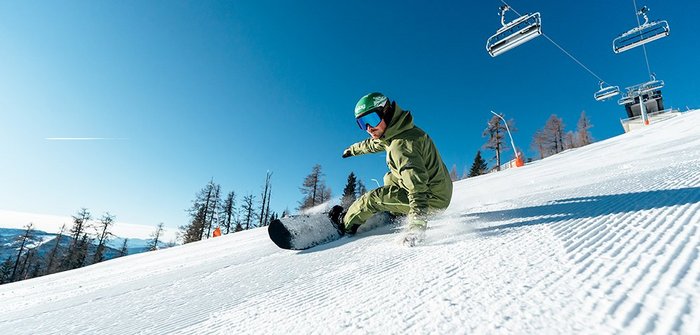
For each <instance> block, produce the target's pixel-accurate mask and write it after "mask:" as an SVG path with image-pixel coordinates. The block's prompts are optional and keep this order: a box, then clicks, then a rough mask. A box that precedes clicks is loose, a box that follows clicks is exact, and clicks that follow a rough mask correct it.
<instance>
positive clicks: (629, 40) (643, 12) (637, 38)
mask: <svg viewBox="0 0 700 335" xmlns="http://www.w3.org/2000/svg"><path fill="white" fill-rule="evenodd" d="M648 12H649V8H647V7H646V6H644V7H642V8H641V9H639V11H637V15H639V16H643V17H644V23H643V24H642V25H640V26H638V27H634V28H632V29H630V30H629V31H627V32H625V33H623V34H621V35H620V36H618V37H616V38H615V39H614V40H613V51H614V52H615V53H621V52H624V51H627V50H629V49H632V48H635V47H638V46H640V45H643V44H646V43H649V42H652V41H656V40H658V39H660V38H662V37H666V36H668V35H669V34H670V33H671V27H670V26H669V25H668V22H667V21H666V20H661V21H652V22H649V17H647V13H648Z"/></svg>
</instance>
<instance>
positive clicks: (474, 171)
mask: <svg viewBox="0 0 700 335" xmlns="http://www.w3.org/2000/svg"><path fill="white" fill-rule="evenodd" d="M487 171H488V165H487V164H486V161H485V160H484V159H483V158H481V150H478V151H477V152H476V156H475V157H474V163H472V167H471V169H470V170H469V177H476V176H480V175H482V174H485V173H486V172H487Z"/></svg>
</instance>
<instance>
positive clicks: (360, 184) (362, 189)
mask: <svg viewBox="0 0 700 335" xmlns="http://www.w3.org/2000/svg"><path fill="white" fill-rule="evenodd" d="M365 193H367V187H366V186H365V182H363V181H362V180H358V181H357V198H358V199H359V198H360V197H361V196H362V195H364V194H365Z"/></svg>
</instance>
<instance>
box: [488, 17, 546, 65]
mask: <svg viewBox="0 0 700 335" xmlns="http://www.w3.org/2000/svg"><path fill="white" fill-rule="evenodd" d="M499 9H500V10H501V13H500V14H499V15H500V16H501V25H502V26H503V27H501V29H498V31H496V34H494V35H493V36H491V37H489V39H488V41H486V51H488V53H489V55H491V57H496V56H498V55H500V54H502V53H504V52H506V51H508V50H510V49H513V48H515V47H517V46H519V45H521V44H523V43H525V42H527V41H529V40H531V39H533V38H535V37H537V36H539V35H541V34H542V20H541V19H540V13H532V14H525V15H522V16H520V17H518V18H517V19H515V20H513V21H511V22H509V23H506V22H505V18H506V16H505V14H506V12H507V11H508V10H509V9H510V7H508V5H504V6H501V7H500V8H499Z"/></svg>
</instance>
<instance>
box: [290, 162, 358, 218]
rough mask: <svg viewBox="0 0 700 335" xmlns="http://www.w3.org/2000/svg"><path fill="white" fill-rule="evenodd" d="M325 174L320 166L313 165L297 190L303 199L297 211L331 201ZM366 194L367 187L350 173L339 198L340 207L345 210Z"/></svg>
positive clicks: (330, 192)
mask: <svg viewBox="0 0 700 335" xmlns="http://www.w3.org/2000/svg"><path fill="white" fill-rule="evenodd" d="M324 177H325V174H324V173H323V171H322V169H321V165H320V164H316V165H314V167H313V168H312V169H311V173H309V175H308V176H306V178H304V182H303V184H302V186H301V187H300V188H299V190H300V191H301V193H302V194H303V198H302V200H301V201H299V207H297V209H298V210H299V211H304V210H307V209H309V208H313V207H315V206H318V205H321V204H323V203H325V202H328V201H329V200H331V196H332V191H331V188H330V187H328V186H327V185H326V180H325V178H324ZM366 192H367V187H366V186H365V184H364V183H363V182H362V180H358V179H357V176H356V175H355V173H354V172H350V174H349V175H348V178H347V182H346V183H345V187H344V188H343V195H342V197H341V200H340V202H341V205H342V206H343V208H345V209H347V208H348V207H349V206H350V205H351V204H352V203H353V202H354V201H355V200H356V199H357V198H358V197H360V196H361V195H362V194H364V193H366Z"/></svg>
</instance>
